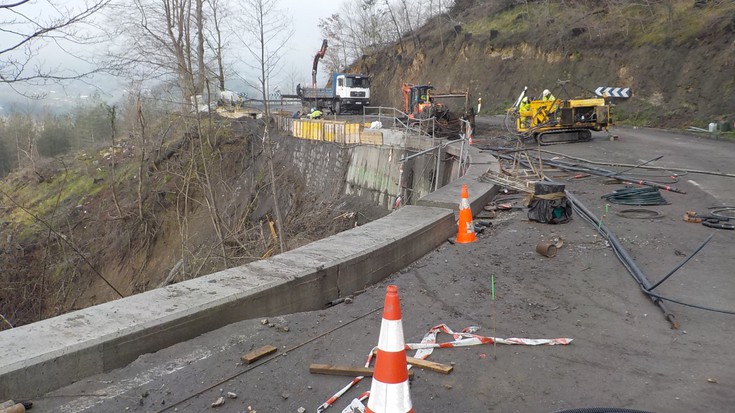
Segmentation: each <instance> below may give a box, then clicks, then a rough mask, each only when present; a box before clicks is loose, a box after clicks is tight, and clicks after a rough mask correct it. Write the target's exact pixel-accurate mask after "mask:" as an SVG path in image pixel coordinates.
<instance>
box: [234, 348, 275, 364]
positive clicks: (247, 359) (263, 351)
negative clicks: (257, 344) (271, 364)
mask: <svg viewBox="0 0 735 413" xmlns="http://www.w3.org/2000/svg"><path fill="white" fill-rule="evenodd" d="M276 351H278V349H277V348H275V347H273V346H271V345H267V346H263V347H261V348H258V349H255V350H253V351H251V352H250V353H248V354H245V355H244V356H242V357H240V360H242V361H243V362H244V363H247V364H250V363H252V362H254V361H256V360H260V359H262V358H263V357H265V356H267V355H269V354H273V353H275V352H276Z"/></svg>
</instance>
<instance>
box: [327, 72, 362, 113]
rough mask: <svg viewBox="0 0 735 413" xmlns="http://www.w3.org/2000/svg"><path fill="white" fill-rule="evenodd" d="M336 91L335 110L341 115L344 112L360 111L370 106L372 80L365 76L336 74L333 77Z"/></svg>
mask: <svg viewBox="0 0 735 413" xmlns="http://www.w3.org/2000/svg"><path fill="white" fill-rule="evenodd" d="M332 88H333V89H334V98H335V99H334V106H333V110H334V112H335V113H337V114H339V113H340V112H342V110H345V109H346V110H359V109H360V108H361V107H364V106H368V105H370V78H369V77H368V76H364V75H354V74H347V73H334V74H333V75H332Z"/></svg>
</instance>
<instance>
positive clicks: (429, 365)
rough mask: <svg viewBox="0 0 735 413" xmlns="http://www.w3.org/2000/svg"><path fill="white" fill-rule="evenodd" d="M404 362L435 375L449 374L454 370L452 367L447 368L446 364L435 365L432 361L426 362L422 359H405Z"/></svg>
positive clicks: (409, 372)
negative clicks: (433, 372)
mask: <svg viewBox="0 0 735 413" xmlns="http://www.w3.org/2000/svg"><path fill="white" fill-rule="evenodd" d="M406 361H408V364H410V365H412V366H415V367H418V368H421V369H424V370H431V371H435V372H437V373H441V374H449V373H451V372H452V370H454V367H453V366H448V365H446V364H441V363H437V362H434V361H428V360H424V359H418V358H415V357H406ZM411 373H413V372H412V371H411V370H409V371H408V374H409V375H410V374H411Z"/></svg>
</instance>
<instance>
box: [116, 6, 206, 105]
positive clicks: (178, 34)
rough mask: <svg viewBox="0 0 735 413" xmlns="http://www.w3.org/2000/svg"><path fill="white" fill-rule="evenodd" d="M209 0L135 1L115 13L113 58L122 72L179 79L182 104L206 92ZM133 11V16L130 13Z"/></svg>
mask: <svg viewBox="0 0 735 413" xmlns="http://www.w3.org/2000/svg"><path fill="white" fill-rule="evenodd" d="M203 2H204V0H134V2H133V6H132V7H131V6H130V5H129V4H124V5H121V6H120V7H123V8H124V10H116V12H115V13H114V16H113V20H114V22H115V24H111V27H114V29H115V31H114V32H113V33H111V35H112V36H114V37H115V39H116V41H115V45H114V47H112V48H111V51H110V55H109V57H110V59H111V61H112V62H115V65H116V66H117V67H120V68H122V69H121V70H122V71H123V73H125V72H127V73H135V74H136V76H138V77H140V78H146V79H151V80H155V79H170V78H174V79H176V84H177V86H178V88H179V90H180V92H181V94H182V98H183V105H186V106H187V107H188V105H189V102H190V98H191V97H192V96H196V95H200V94H201V93H202V92H203V91H204V83H205V80H206V76H207V73H208V69H207V68H206V64H205V62H206V57H205V52H206V50H205V47H204V45H205V41H204V11H203V4H204V3H203ZM131 9H132V12H131Z"/></svg>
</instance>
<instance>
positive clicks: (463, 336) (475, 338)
mask: <svg viewBox="0 0 735 413" xmlns="http://www.w3.org/2000/svg"><path fill="white" fill-rule="evenodd" d="M479 329H480V327H476V326H470V327H467V328H464V329H462V331H460V332H454V331H452V329H451V328H449V326H447V325H446V324H439V325H437V326H435V327H433V328H431V329H430V330H429V331H428V332H427V333H426V334H425V335H424V337H423V338H422V339H421V342H420V343H406V350H416V354H415V355H414V358H420V359H426V358H428V357H429V356H430V355H431V353H432V352H433V351H434V349H435V348H456V347H467V346H477V345H483V344H493V343H497V344H507V345H520V346H556V345H567V344H569V343H571V342H572V339H571V338H517V337H511V338H500V337H485V336H481V335H478V334H474V332H475V331H477V330H479ZM439 333H447V334H451V335H452V337H453V338H454V341H450V342H446V343H437V342H436V336H437V335H438V334H439ZM376 350H377V347H374V348H373V349H372V350H370V354H368V357H367V361H366V362H365V367H370V363H371V362H372V360H373V357H374V355H375V351H376ZM411 367H412V366H411V365H410V364H409V365H408V368H409V369H410V368H411ZM364 378H365V376H358V377H355V378H354V379H352V381H351V382H350V383H349V384H347V385H346V386H345V387H343V388H342V389H340V390H339V391H338V392H337V393H335V394H334V396H332V397H330V398H329V400H327V401H326V402H324V403H323V404H322V405H321V406H319V407H318V408H317V409H316V411H317V413H321V412H323V411H325V410H326V409H327V408H329V407H331V406H332V405H333V404H334V403H335V402H336V401H337V400H338V399H339V398H340V397H342V395H344V394H345V393H347V390H349V389H350V388H352V386H354V385H355V384H357V383H358V382H360V380H362V379H364ZM368 397H370V392H369V391H366V392H364V393H362V394H361V395H360V397H358V398H356V399H353V400H352V403H350V405H349V406H347V407H346V408H345V409H344V410H342V413H352V412H354V411H355V410H356V409H358V407H359V406H362V403H361V402H362V401H363V400H365V399H367V398H368ZM362 411H364V410H362Z"/></svg>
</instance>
